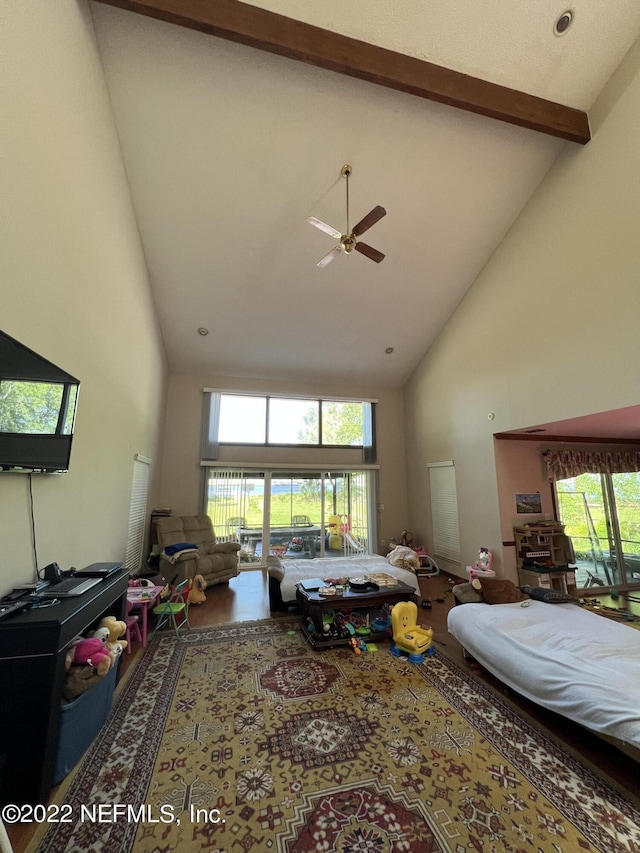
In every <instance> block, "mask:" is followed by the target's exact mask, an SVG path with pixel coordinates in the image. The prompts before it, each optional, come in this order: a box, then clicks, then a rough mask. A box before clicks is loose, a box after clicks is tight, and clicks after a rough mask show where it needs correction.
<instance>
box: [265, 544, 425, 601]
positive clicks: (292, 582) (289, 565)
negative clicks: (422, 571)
mask: <svg viewBox="0 0 640 853" xmlns="http://www.w3.org/2000/svg"><path fill="white" fill-rule="evenodd" d="M271 559H272V560H274V561H275V559H276V558H275V557H274V558H271ZM278 563H279V564H280V565H279V568H280V569H281V573H282V575H283V577H282V580H281V581H280V594H281V595H282V600H283V601H295V599H296V585H297V584H298V583H299V582H300V581H301V580H306V579H309V578H321V579H324V578H339V577H346V578H358V577H362V576H363V575H370V574H373V573H374V572H386V573H387V574H388V575H391V576H392V577H394V578H397V579H398V580H399V581H402V582H403V583H406V584H408V585H409V586H410V587H412V588H413V589H414V590H415V592H416V595H420V586H419V584H418V578H417V577H416V575H415V572H411V571H408V570H407V569H403V568H399V567H398V566H392V565H390V564H389V563H388V562H387V560H386V558H385V557H381V556H380V554H357V555H355V556H353V557H318V558H316V559H313V560H278ZM270 574H274V575H275V574H276V572H275V571H273V572H272V571H271V570H270Z"/></svg>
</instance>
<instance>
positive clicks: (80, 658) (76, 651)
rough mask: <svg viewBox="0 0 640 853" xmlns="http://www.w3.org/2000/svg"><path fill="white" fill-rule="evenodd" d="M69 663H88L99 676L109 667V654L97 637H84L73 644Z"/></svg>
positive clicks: (105, 672)
mask: <svg viewBox="0 0 640 853" xmlns="http://www.w3.org/2000/svg"><path fill="white" fill-rule="evenodd" d="M71 663H72V664H75V665H77V664H89V666H90V667H93V668H94V669H95V670H96V671H97V673H98V675H99V676H103V675H106V674H107V673H108V672H109V670H110V669H111V655H110V654H109V652H108V651H107V649H105V647H104V643H103V642H102V640H99V639H98V638H97V637H85V638H83V639H82V640H80V642H79V643H76V644H75V645H74V647H73V659H72V661H71Z"/></svg>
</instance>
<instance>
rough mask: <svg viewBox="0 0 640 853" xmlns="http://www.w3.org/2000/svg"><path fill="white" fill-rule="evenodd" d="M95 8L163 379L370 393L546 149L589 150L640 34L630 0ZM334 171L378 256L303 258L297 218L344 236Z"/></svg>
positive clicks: (450, 298) (426, 327) (404, 354)
mask: <svg viewBox="0 0 640 853" xmlns="http://www.w3.org/2000/svg"><path fill="white" fill-rule="evenodd" d="M260 6H261V7H263V8H260ZM116 7H123V8H116ZM568 9H570V10H571V13H572V18H573V20H572V22H571V25H570V26H569V28H568V29H567V30H566V32H565V33H564V34H563V35H557V34H556V33H555V32H554V24H555V22H556V21H557V19H558V18H559V16H560V15H561V14H562V13H563V12H565V11H566V10H568ZM91 10H92V15H93V20H94V25H95V30H96V35H97V41H98V46H99V50H100V53H101V56H102V61H103V65H104V71H105V77H106V81H107V86H108V89H109V93H110V97H111V101H112V105H113V112H114V117H115V121H116V125H117V130H118V134H119V138H120V143H121V148H122V155H123V159H124V163H125V167H126V170H127V175H128V179H129V184H130V188H131V195H132V199H133V204H134V207H135V212H136V216H137V221H138V226H139V230H140V235H141V239H142V243H143V247H144V251H145V255H146V259H147V265H148V268H149V274H150V281H151V286H152V288H153V293H154V297H155V301H156V304H157V308H158V315H159V318H160V322H161V325H162V330H163V335H164V339H165V343H166V347H167V353H168V357H169V361H170V365H171V367H172V369H173V370H175V371H180V372H189V373H199V374H204V375H212V374H218V375H225V376H242V377H247V376H249V377H260V378H270V379H272V380H278V379H295V380H305V379H308V380H322V381H324V382H334V383H335V382H341V383H344V382H349V383H350V384H353V385H373V386H380V387H400V386H402V385H403V383H404V382H405V381H406V380H407V378H408V377H409V375H410V374H411V372H412V370H413V369H414V367H415V366H416V364H417V363H418V362H419V360H420V359H421V357H422V356H423V355H424V353H425V352H426V351H427V350H428V348H429V347H430V345H431V344H432V343H433V341H434V339H435V337H436V336H437V335H438V333H439V331H440V330H441V328H442V327H443V325H444V324H445V323H446V322H447V320H448V319H449V317H450V316H451V314H452V312H453V311H454V310H455V308H456V306H457V304H458V303H459V302H460V300H461V299H462V298H463V297H464V295H465V293H466V292H467V290H468V289H469V288H470V287H471V286H472V285H473V283H474V281H475V279H476V277H477V276H478V273H479V272H480V271H481V269H482V267H483V266H484V264H485V263H486V262H487V260H488V259H489V258H490V256H491V254H492V253H493V252H494V251H495V249H496V247H497V246H498V245H499V243H500V241H501V240H502V238H503V237H504V235H505V234H506V232H507V231H508V229H509V228H510V226H511V224H512V223H513V222H514V220H515V219H516V217H517V216H518V214H519V212H520V211H521V210H522V208H523V207H524V206H525V205H526V203H527V201H528V200H529V198H530V197H531V195H532V194H533V193H534V192H535V190H536V188H537V187H538V185H539V183H540V182H541V180H542V179H543V178H544V177H545V175H546V174H547V172H548V171H549V169H551V168H552V167H553V164H554V161H555V160H556V158H557V157H558V156H559V155H560V154H561V153H562V152H563V151H564V150H565V149H566V148H567V147H572V148H575V149H576V150H579V149H580V146H581V145H584V144H587V145H588V144H589V142H588V139H589V123H588V117H587V116H588V111H589V108H590V107H591V106H592V104H593V102H594V101H595V99H596V98H597V96H598V94H599V93H600V91H601V90H602V88H603V86H604V85H605V84H606V82H607V80H608V79H609V78H610V76H611V74H612V73H613V72H614V71H615V69H616V67H617V66H618V65H619V63H620V61H621V60H622V59H623V57H624V55H625V54H626V52H627V50H628V49H629V47H630V46H631V45H632V44H633V42H634V41H635V40H636V38H637V37H638V35H639V34H640V4H639V3H638V2H637V0H620V2H618V3H617V4H615V6H614V7H612V6H611V5H610V4H605V3H602V2H601V0H575V2H573V3H570V4H567V5H564V4H563V3H562V2H551V0H539V2H536V3H523V2H519V3H513V2H508V1H507V0H482V2H480V0H479V2H476V3H466V4H460V3H455V4H454V3H452V2H451V0H431V2H429V3H424V2H421V0H404V2H403V3H402V4H398V3H397V2H393V0H378V2H376V3H371V2H370V0H369V2H367V0H351V2H350V3H348V4H345V3H344V2H342V0H323V2H322V3H309V2H308V0H271V2H268V0H261V3H260V4H251V5H249V4H241V3H238V2H236V0H208V2H206V0H140V2H129V0H104V2H92V3H91ZM347 163H348V164H350V165H351V166H352V170H353V171H352V174H351V177H350V179H349V206H350V210H349V213H350V225H351V226H353V224H354V223H355V222H357V221H358V220H359V219H360V218H361V217H363V216H364V215H365V214H366V213H367V212H368V211H369V210H371V209H372V208H373V207H374V206H376V205H382V206H383V207H384V208H385V209H386V211H387V215H386V216H385V217H384V218H382V219H380V221H378V222H377V223H376V224H375V225H374V226H373V227H371V228H370V229H369V230H368V231H367V232H366V235H363V240H364V241H365V242H366V243H367V244H369V245H371V246H374V247H375V248H376V249H378V250H379V251H380V252H382V253H384V255H385V258H384V260H383V261H382V262H381V263H374V262H373V261H372V260H370V259H369V258H367V257H365V256H364V255H362V254H359V253H358V252H352V253H350V254H347V253H344V252H343V253H341V254H340V255H339V256H338V257H336V258H335V260H333V261H332V263H330V264H329V265H328V266H326V267H324V268H318V267H317V266H316V264H317V262H318V261H319V260H320V258H322V257H323V256H324V255H326V253H327V252H329V251H330V250H331V249H332V248H333V247H334V246H335V245H336V240H335V238H334V237H332V236H330V235H329V234H327V233H324V232H322V231H321V230H319V229H317V228H313V227H312V226H311V225H309V223H308V222H307V217H309V216H311V215H312V216H315V217H317V218H319V219H321V220H323V221H325V222H327V223H329V224H331V225H332V226H334V227H335V228H336V229H337V230H338V231H345V230H346V195H345V189H346V187H345V179H344V178H343V177H341V169H342V167H343V165H344V164H347ZM199 329H201V330H207V332H208V334H206V335H205V334H199V332H198V330H199ZM388 348H393V351H392V352H386V350H387V349H388Z"/></svg>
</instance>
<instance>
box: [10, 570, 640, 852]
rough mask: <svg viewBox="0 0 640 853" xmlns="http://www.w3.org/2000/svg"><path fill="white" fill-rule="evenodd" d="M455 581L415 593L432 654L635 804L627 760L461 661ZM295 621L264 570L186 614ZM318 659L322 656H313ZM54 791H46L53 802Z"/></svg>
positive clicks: (14, 834)
mask: <svg viewBox="0 0 640 853" xmlns="http://www.w3.org/2000/svg"><path fill="white" fill-rule="evenodd" d="M459 582H460V578H457V577H453V576H450V575H447V574H445V573H440V574H439V575H436V576H431V577H423V578H420V589H421V593H422V597H423V599H428V600H429V601H430V602H431V608H430V609H427V610H421V611H420V616H421V619H420V621H421V622H422V623H423V624H425V625H431V627H433V630H434V645H435V646H436V648H437V649H439V650H440V651H442V652H443V654H445V655H447V656H448V657H449V658H451V659H452V660H454V661H455V662H456V663H457V664H458V665H459V666H461V667H463V668H464V669H466V670H467V671H469V672H471V674H472V675H473V676H474V677H475V678H478V679H480V680H482V681H483V682H484V683H485V684H487V685H488V686H489V687H491V689H493V690H495V691H497V692H498V693H500V695H501V696H502V698H503V699H505V700H506V701H507V702H510V703H512V704H513V705H515V706H516V707H517V708H518V709H519V710H520V711H521V712H522V713H523V714H525V715H528V716H529V717H530V718H532V719H533V720H535V721H536V722H537V723H539V724H540V725H541V726H542V727H543V728H545V729H546V730H547V731H548V732H549V734H550V735H551V736H552V737H554V738H556V739H559V740H560V741H561V742H562V744H563V745H564V746H566V747H567V748H568V749H569V750H573V751H574V752H575V753H577V754H578V755H580V756H582V757H583V758H584V759H585V760H586V761H587V762H591V763H592V764H593V765H595V766H596V767H598V768H599V769H600V770H601V771H602V772H603V773H605V774H607V775H608V776H609V777H610V778H611V779H613V780H614V781H615V782H617V784H618V785H619V786H620V787H621V788H622V789H623V790H625V791H627V792H629V793H631V794H632V795H633V796H635V797H637V798H638V799H640V773H638V764H637V762H635V761H634V760H633V759H631V758H630V757H629V756H627V755H625V754H624V753H622V752H620V751H619V750H618V749H616V748H615V747H613V746H610V745H609V744H608V743H606V742H605V741H603V740H601V739H600V738H598V737H596V736H594V735H591V734H589V733H588V732H586V731H585V730H584V729H582V728H581V727H580V726H577V725H575V724H573V723H571V721H569V720H565V719H564V718H561V717H558V716H557V715H556V714H553V713H551V712H549V711H546V710H544V709H543V708H539V707H538V706H536V705H534V704H533V703H531V702H529V701H528V700H526V699H523V698H521V697H519V696H517V695H516V694H515V693H513V692H512V691H511V690H509V689H508V688H506V687H505V686H504V685H502V684H500V683H499V682H498V681H496V679H494V678H493V677H492V676H491V675H490V674H489V673H486V672H485V671H484V670H483V669H482V668H481V667H480V666H478V665H477V664H475V663H473V662H469V661H467V660H465V658H464V657H463V651H462V647H461V646H460V644H459V643H458V642H457V640H455V639H454V638H453V637H452V636H451V635H450V634H449V633H448V632H447V614H448V612H449V609H450V608H451V607H452V606H453V595H452V592H451V588H452V586H453V585H454V584H455V583H459ZM603 603H605V604H607V606H611V605H614V606H615V605H616V602H614V601H612V600H610V599H608V600H606V601H603ZM287 615H289V616H295V615H296V610H295V608H292V609H291V610H290V611H289V613H288V614H274V616H273V617H271V615H270V613H269V593H268V583H267V573H266V571H265V570H260V569H248V570H244V571H243V572H241V574H240V575H239V576H238V577H237V578H233V579H232V580H231V581H230V582H229V583H228V584H221V585H219V586H214V587H211V588H210V589H208V590H207V600H206V601H205V602H204V603H203V604H200V605H197V606H196V605H194V606H192V607H191V608H190V610H189V621H190V623H191V625H192V626H193V627H194V628H195V627H206V626H210V625H222V624H226V623H230V622H247V621H252V620H256V619H268V618H282V616H287ZM132 652H133V653H132V654H130V655H128V654H123V655H122V659H121V664H120V674H119V678H120V679H122V678H123V677H124V676H125V675H126V673H127V671H128V670H129V669H130V668H131V667H133V666H135V665H136V663H137V661H138V660H139V659H140V657H141V655H142V653H143V650H141V649H138V648H137V647H136V646H135V644H134V647H133V648H132ZM317 654H320V655H321V654H322V652H321V651H320V652H317ZM56 790H57V789H53V790H52V796H55V793H56ZM8 832H9V837H10V839H11V843H12V845H13V848H14V853H24V851H25V849H26V847H27V845H28V843H29V840H30V839H31V837H32V835H33V828H32V827H30V826H28V825H23V826H20V825H15V826H11V827H8Z"/></svg>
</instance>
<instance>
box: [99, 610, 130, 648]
mask: <svg viewBox="0 0 640 853" xmlns="http://www.w3.org/2000/svg"><path fill="white" fill-rule="evenodd" d="M105 631H106V637H105ZM126 631H127V623H126V622H123V621H121V620H120V619H116V617H115V616H105V617H104V619H103V620H102V621H101V622H100V625H99V626H98V630H97V631H95V632H94V635H93V636H94V637H99V638H100V639H102V640H103V642H104V643H105V645H106V647H107V649H108V650H109V651H110V652H111V653H112V654H113V655H115V656H116V657H117V656H118V655H121V654H122V652H123V650H124V649H126V648H127V645H128V643H127V641H126V640H120V639H119V637H122V636H123V635H124V634H125V633H126Z"/></svg>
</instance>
